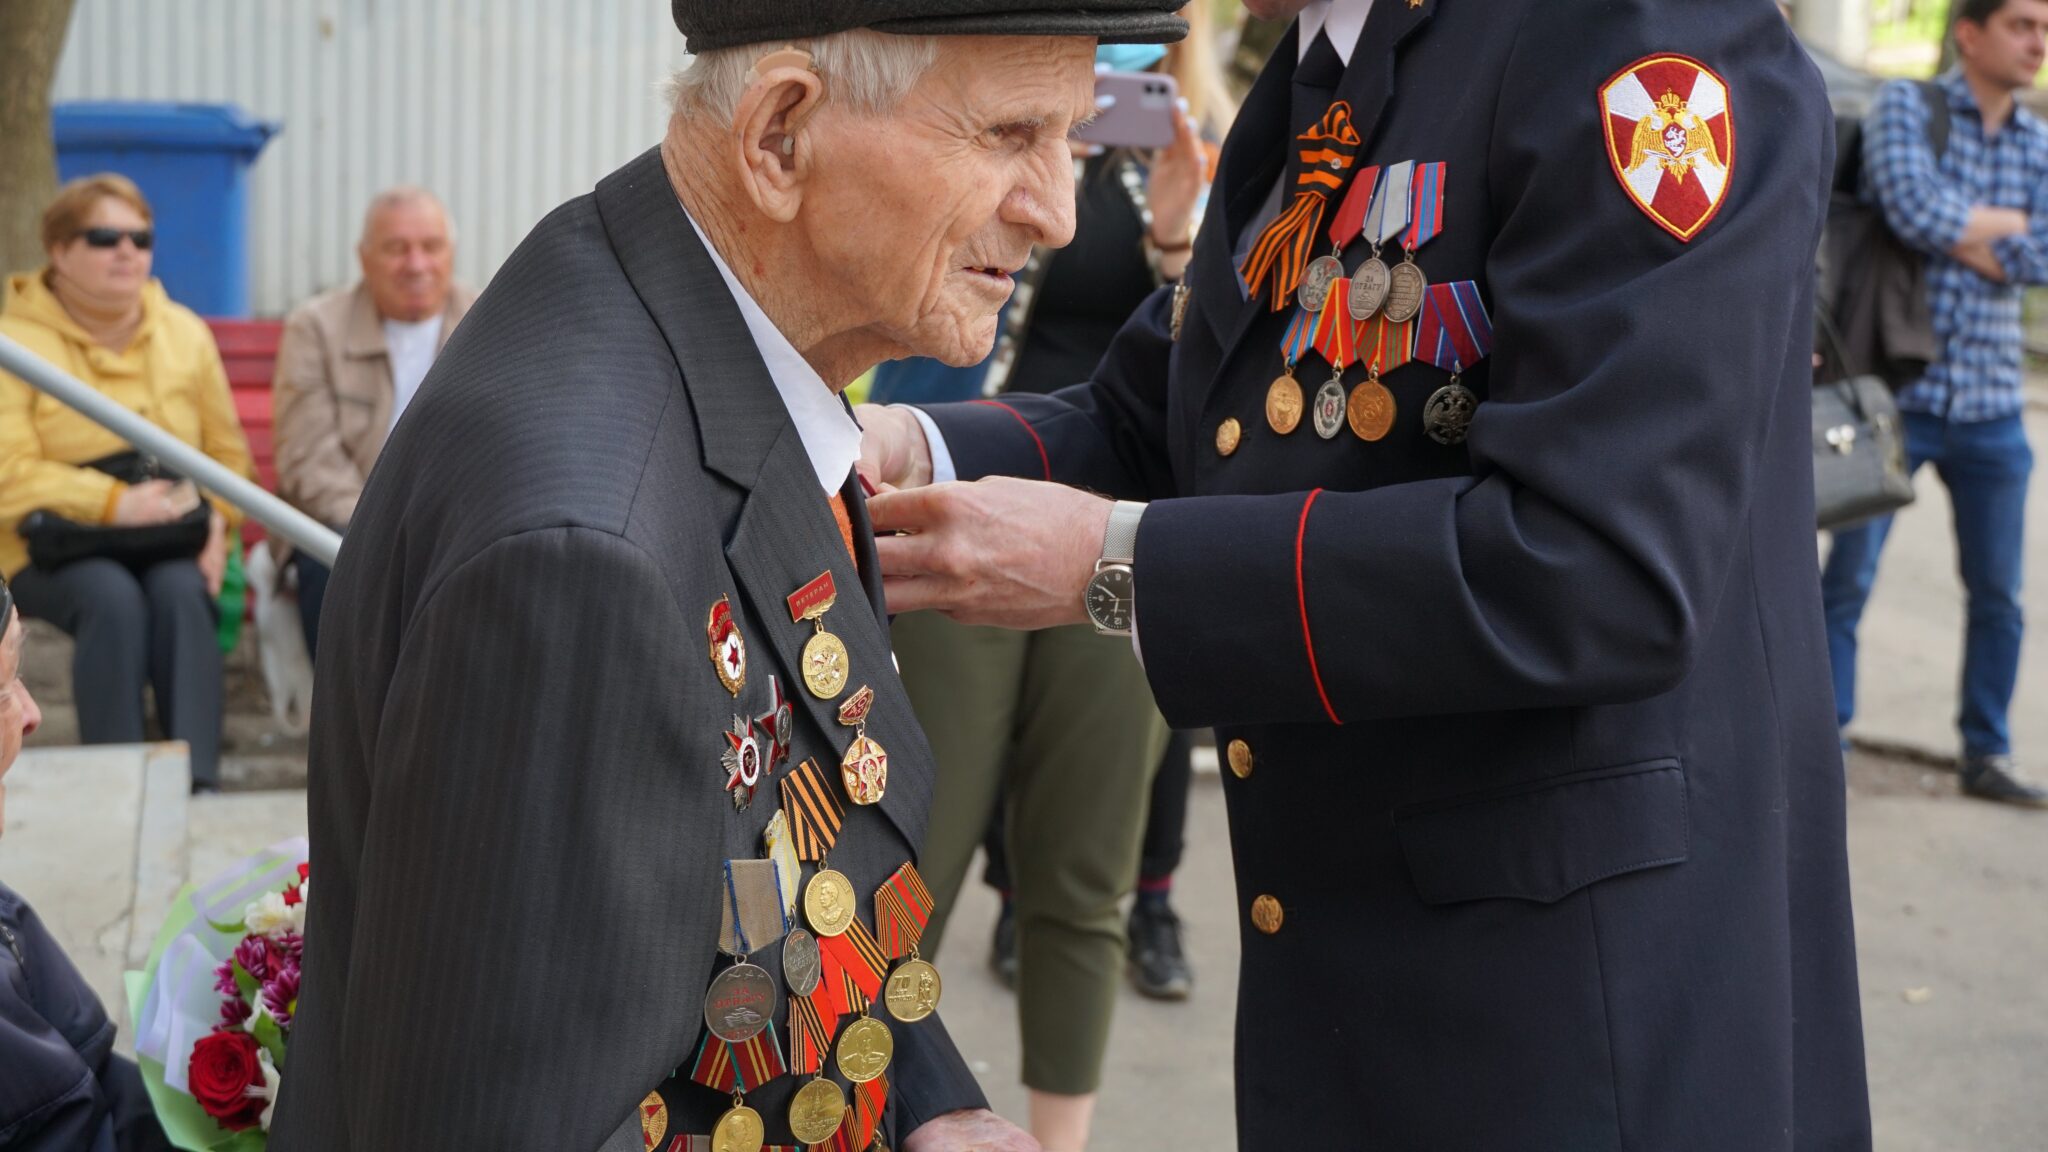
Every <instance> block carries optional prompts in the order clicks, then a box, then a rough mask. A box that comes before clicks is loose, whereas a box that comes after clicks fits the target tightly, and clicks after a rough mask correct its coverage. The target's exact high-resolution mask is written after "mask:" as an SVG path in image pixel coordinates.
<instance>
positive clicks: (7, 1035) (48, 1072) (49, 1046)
mask: <svg viewBox="0 0 2048 1152" xmlns="http://www.w3.org/2000/svg"><path fill="white" fill-rule="evenodd" d="M10 909H11V910H12V911H11V914H10V911H9V910H10ZM17 956H18V957H19V958H20V959H19V962H17ZM113 1044H114V1024H113V1022H112V1021H111V1020H109V1019H108V1018H107V1014H106V1010H105V1008H103V1007H102V1006H101V1005H100V1002H99V999H98V998H97V997H96V996H94V995H93V993H92V990H91V989H90V988H89V987H87V985H86V983H85V979H84V977H82V976H80V975H79V974H78V969H76V968H75V967H73V966H72V964H71V961H70V959H69V958H68V957H66V956H65V955H64V953H63V951H62V950H61V949H60V948H58V947H57V945H56V941H55V940H53V939H52V938H51V937H50V935H49V933H48V932H47V931H46V930H45V929H44V928H43V926H42V923H41V921H40V920H38V919H37V917H36V914H35V912H34V911H33V910H31V909H30V908H28V907H27V905H24V904H19V903H18V902H17V901H16V899H15V897H14V896H13V894H12V893H11V892H9V891H7V890H6V889H5V888H0V1069H4V1070H5V1071H6V1075H4V1076H0V1148H5V1149H7V1150H8V1152H74V1150H85V1149H89V1150H91V1152H102V1150H105V1152H112V1149H113V1133H114V1124H113V1118H112V1114H111V1110H110V1107H109V1104H108V1101H107V1099H106V1097H105V1094H104V1093H103V1091H102V1085H101V1083H100V1073H101V1072H102V1071H103V1070H105V1067H106V1064H107V1062H108V1060H109V1054H110V1053H111V1052H112V1050H113Z"/></svg>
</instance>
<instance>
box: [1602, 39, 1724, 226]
mask: <svg viewBox="0 0 2048 1152" xmlns="http://www.w3.org/2000/svg"><path fill="white" fill-rule="evenodd" d="M1728 99H1729V96H1728V84H1727V82H1726V81H1724V80H1722V79H1721V78H1720V77H1719V76H1717V75H1715V74H1714V70H1713V69H1711V68H1708V67H1707V66H1706V65H1704V64H1702V63H1700V62H1699V61H1697V60H1693V59H1690V58H1688V57H1685V56H1650V57H1646V58H1644V59H1642V60H1638V61H1636V62H1635V63H1634V64H1631V65H1629V66H1628V67H1626V68H1624V69H1622V70H1621V71H1620V72H1618V73H1616V74H1615V76H1614V78H1613V79H1612V80H1609V81H1608V82H1607V83H1606V84H1604V85H1602V86H1601V89H1600V113H1601V118H1602V120H1603V121H1604V122H1605V124H1606V130H1607V158H1608V160H1609V162H1610V163H1612V165H1613V167H1614V175H1615V177H1616V178H1617V179H1619V180H1620V181H1621V186H1622V189H1623V190H1624V191H1626V192H1627V193H1628V196H1629V199H1631V200H1634V201H1635V203H1636V207H1638V208H1641V209H1642V210H1643V213H1644V214H1645V215H1647V216H1649V218H1650V219H1652V220H1655V221H1656V222H1657V223H1658V224H1659V225H1660V226H1662V227H1663V229H1664V230H1665V231H1666V232H1669V233H1671V234H1672V235H1673V236H1676V237H1678V238H1679V239H1680V240H1685V241H1689V240H1691V239H1692V238H1693V237H1694V236H1697V235H1699V233H1700V229H1702V228H1705V227H1706V226H1707V222H1708V221H1709V220H1712V219H1713V218H1714V214H1715V213H1716V212H1718V211H1720V210H1721V202H1722V201H1723V200H1725V199H1726V198H1727V194H1728V181H1729V179H1730V177H1731V176H1732V174H1733V172H1734V169H1735V118H1734V116H1733V115H1732V114H1731V113H1730V111H1729V108H1728Z"/></svg>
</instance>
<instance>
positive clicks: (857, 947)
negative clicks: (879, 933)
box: [818, 917, 889, 1001]
mask: <svg viewBox="0 0 2048 1152" xmlns="http://www.w3.org/2000/svg"><path fill="white" fill-rule="evenodd" d="M818 951H819V952H820V953H821V954H822V955H824V956H825V957H828V958H829V959H830V964H828V965H827V968H828V969H829V968H831V967H834V966H836V967H838V968H839V969H841V970H843V971H844V972H845V973H846V974H847V976H848V977H849V978H851V979H852V980H853V983H854V985H855V986H856V987H858V988H859V989H860V991H861V993H862V994H863V995H864V996H865V997H866V998H867V999H868V1000H870V1001H872V1000H873V999H874V998H875V997H877V996H879V995H881V994H882V975H883V973H885V972H887V971H888V970H889V958H888V957H887V956H884V955H882V946H881V944H879V943H877V942H876V940H875V934H874V933H873V932H870V931H868V926H867V925H865V924H863V923H861V922H860V920H859V918H858V917H856V918H855V919H854V921H853V923H852V924H850V925H848V926H847V929H846V931H844V932H841V933H840V934H839V935H837V936H827V937H824V938H823V939H821V940H819V941H818Z"/></svg>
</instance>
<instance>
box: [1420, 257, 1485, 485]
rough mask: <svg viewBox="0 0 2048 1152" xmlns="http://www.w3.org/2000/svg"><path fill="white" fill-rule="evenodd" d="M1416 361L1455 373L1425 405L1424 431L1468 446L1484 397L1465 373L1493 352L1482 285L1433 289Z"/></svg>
mask: <svg viewBox="0 0 2048 1152" xmlns="http://www.w3.org/2000/svg"><path fill="white" fill-rule="evenodd" d="M1415 348H1416V356H1417V357H1418V358H1419V359H1422V360H1426V361H1428V362H1429V363H1431V364H1434V365H1436V366H1437V367H1438V368H1441V369H1443V370H1444V371H1446V372H1449V373H1450V374H1451V380H1450V383H1448V384H1445V385H1444V386H1443V387H1441V388H1439V389H1437V390H1436V393H1435V394H1434V395H1432V396H1431V397H1430V398H1429V402H1428V403H1427V404H1425V405H1424V406H1423V410H1422V426H1423V431H1425V432H1427V433H1428V434H1429V438H1430V439H1431V440H1434V441H1436V442H1437V443H1439V444H1442V445H1444V446H1446V447H1455V446H1457V445H1459V444H1462V443H1464V442H1465V437H1466V435H1467V433H1468V432H1469V431H1470V430H1471V427H1472V418H1473V416H1474V415H1475V414H1477V412H1478V411H1479V397H1478V396H1477V395H1475V394H1474V393H1473V392H1472V390H1471V389H1470V388H1467V387H1465V384H1464V382H1463V379H1462V377H1463V375H1464V372H1465V369H1467V368H1469V367H1471V366H1472V365H1474V364H1476V363H1478V362H1479V361H1481V360H1484V359H1485V358H1486V357H1487V356H1488V355H1490V354H1492V352H1493V319H1492V318H1491V317H1489V316H1488V315H1487V314H1486V302H1485V301H1484V300H1482V299H1480V296H1479V285H1477V284H1474V283H1473V282H1472V281H1470V280H1460V281H1458V282H1457V283H1455V284H1433V285H1431V286H1430V288H1429V291H1428V292H1427V293H1425V294H1424V301H1423V308H1422V320H1421V323H1420V325H1419V327H1418V329H1417V332H1416V340H1415Z"/></svg>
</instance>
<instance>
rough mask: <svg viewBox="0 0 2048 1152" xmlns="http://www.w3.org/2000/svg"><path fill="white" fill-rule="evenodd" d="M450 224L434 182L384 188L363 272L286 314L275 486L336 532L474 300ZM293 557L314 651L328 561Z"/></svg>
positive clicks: (373, 212)
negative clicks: (461, 276)
mask: <svg viewBox="0 0 2048 1152" xmlns="http://www.w3.org/2000/svg"><path fill="white" fill-rule="evenodd" d="M454 233H455V229H454V226H453V225H451V224H450V223H449V221H448V214H447V212H446V211H445V210H444V209H443V208H442V206H441V202H440V201H439V200H437V199H435V197H434V195H433V194H432V193H430V192H427V191H425V190H424V189H420V188H393V189H391V190H389V191H386V192H381V193H379V194H378V195H377V197H376V199H374V200H372V201H371V202H370V209H369V211H368V213H366V214H365V216H364V218H363V234H362V239H361V240H360V241H359V242H358V243H357V245H356V255H357V256H358V257H359V258H360V259H361V261H362V266H363V278H362V280H360V281H359V282H357V283H356V284H355V285H353V286H352V287H349V288H342V289H337V290H335V291H333V292H329V293H326V294H324V295H321V296H316V297H314V298H313V299H311V300H309V301H307V302H306V303H304V304H302V305H300V306H299V308H298V309H297V310H296V311H294V312H293V313H292V314H291V316H290V317H289V318H288V319H286V321H285V328H284V341H283V343H282V344H281V345H280V346H279V348H278V354H277V377H276V379H275V381H274V384H273V387H274V388H275V390H276V394H277V409H276V434H277V479H278V487H279V488H280V489H281V490H282V494H283V496H284V498H285V499H286V500H289V501H290V502H291V503H293V504H294V505H297V506H298V508H299V509H300V510H301V511H303V512H305V513H306V514H307V515H309V516H311V517H313V518H314V519H315V520H319V521H321V522H322V523H325V524H328V525H330V526H332V527H333V528H334V529H335V530H337V531H341V530H345V529H346V528H347V527H348V522H349V519H350V517H352V516H353V515H354V514H355V509H356V498H357V497H359V496H361V495H362V491H363V483H364V482H365V481H367V480H368V479H369V478H370V469H371V467H372V466H374V465H375V464H376V463H377V454H378V453H379V452H381V451H383V448H384V438H385V437H386V436H388V435H389V434H390V432H391V428H392V426H393V425H395V424H397V423H398V418H399V416H400V415H402V414H403V413H404V412H405V406H406V405H407V404H408V403H410V402H411V400H412V397H413V394H414V393H415V392H417V391H418V390H419V386H420V381H421V380H423V379H424V378H425V377H426V374H427V369H429V368H430V367H432V366H433V363H434V358H435V357H436V356H438V355H439V354H440V351H441V349H442V347H443V346H445V345H446V344H447V343H448V336H449V334H450V333H452V332H454V330H455V325H456V324H457V323H458V322H459V321H461V319H462V317H463V314H464V313H466V312H468V311H469V306H470V304H471V303H473V302H474V301H475V300H476V292H475V290H474V289H471V288H469V287H467V286H465V285H462V284H458V283H456V282H455V279H454V272H455V235H454ZM291 563H292V565H293V566H294V567H295V568H296V569H297V570H298V579H299V616H300V621H301V623H302V624H303V625H304V627H305V632H306V651H307V653H308V654H309V655H311V654H314V653H316V652H317V643H318V637H319V626H320V603H321V601H322V599H323V598H324V596H325V593H326V590H327V569H326V567H325V566H324V565H322V564H320V563H319V562H318V561H316V560H314V559H312V558H311V557H309V556H306V555H303V554H301V555H298V556H294V557H292V559H291Z"/></svg>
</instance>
